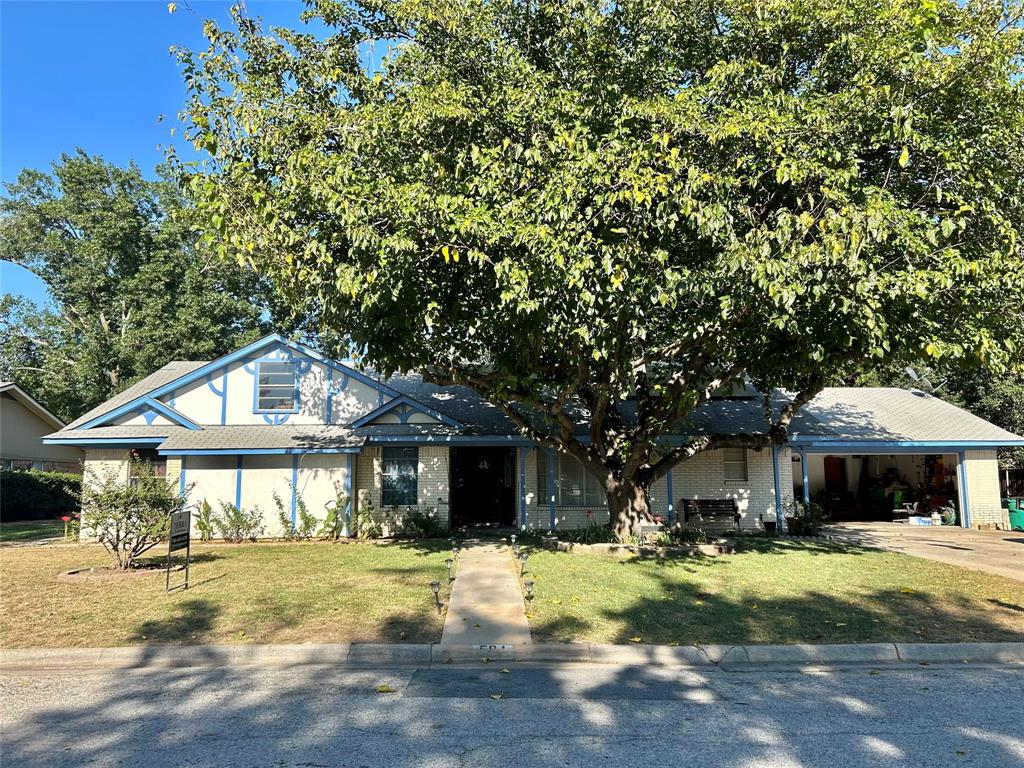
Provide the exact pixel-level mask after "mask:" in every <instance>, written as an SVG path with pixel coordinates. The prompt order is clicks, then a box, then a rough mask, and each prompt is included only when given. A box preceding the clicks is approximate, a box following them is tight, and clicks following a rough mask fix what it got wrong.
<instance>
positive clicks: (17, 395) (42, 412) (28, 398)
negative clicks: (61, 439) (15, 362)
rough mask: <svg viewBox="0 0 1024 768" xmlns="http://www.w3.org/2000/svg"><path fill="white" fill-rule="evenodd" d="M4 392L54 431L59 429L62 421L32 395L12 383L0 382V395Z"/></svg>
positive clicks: (62, 424) (62, 423)
mask: <svg viewBox="0 0 1024 768" xmlns="http://www.w3.org/2000/svg"><path fill="white" fill-rule="evenodd" d="M3 392H6V393H7V394H9V395H11V397H13V398H14V399H15V400H17V401H18V402H19V403H21V404H22V405H23V406H24V407H25V408H27V409H28V410H29V411H31V412H32V413H34V414H35V415H36V416H38V417H39V418H40V419H42V420H43V421H45V422H46V423H47V424H49V425H50V426H52V427H53V428H54V429H61V428H62V427H63V426H64V420H63V419H61V418H60V417H59V416H57V415H56V414H54V413H53V412H52V411H51V410H50V409H49V408H47V407H46V406H45V405H43V404H42V403H40V402H39V401H38V400H36V399H35V398H34V397H32V395H30V394H29V393H28V392H26V391H25V390H24V389H22V388H21V387H19V386H18V385H17V384H15V383H14V382H13V381H0V393H3Z"/></svg>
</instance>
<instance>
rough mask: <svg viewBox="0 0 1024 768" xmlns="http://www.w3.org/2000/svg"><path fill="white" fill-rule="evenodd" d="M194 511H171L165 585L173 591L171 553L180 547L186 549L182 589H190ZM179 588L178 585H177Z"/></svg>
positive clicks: (168, 589)
mask: <svg viewBox="0 0 1024 768" xmlns="http://www.w3.org/2000/svg"><path fill="white" fill-rule="evenodd" d="M191 532H192V512H191V510H189V509H182V510H179V511H178V512H172V513H171V538H170V543H169V544H168V545H167V578H166V583H165V587H166V590H167V591H168V592H170V591H171V555H172V554H173V553H174V552H177V551H178V550H180V549H184V550H185V583H184V584H183V585H182V589H188V566H189V560H190V556H191V554H192V547H191V542H192V540H191V536H190V534H191ZM175 589H177V587H175Z"/></svg>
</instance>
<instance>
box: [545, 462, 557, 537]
mask: <svg viewBox="0 0 1024 768" xmlns="http://www.w3.org/2000/svg"><path fill="white" fill-rule="evenodd" d="M545 450H546V451H547V456H548V519H549V523H548V530H551V531H553V530H555V499H556V498H557V490H556V485H555V452H554V450H553V449H551V448H546V449H545Z"/></svg>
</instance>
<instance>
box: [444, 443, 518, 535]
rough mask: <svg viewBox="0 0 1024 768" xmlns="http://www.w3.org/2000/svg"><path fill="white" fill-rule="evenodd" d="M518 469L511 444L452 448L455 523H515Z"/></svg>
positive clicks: (455, 525)
mask: <svg viewBox="0 0 1024 768" xmlns="http://www.w3.org/2000/svg"><path fill="white" fill-rule="evenodd" d="M515 470H516V458H515V452H514V450H513V449H512V448H473V447H466V448H452V449H451V473H452V477H451V486H452V491H451V511H452V526H453V527H456V528H459V527H462V526H473V527H488V528H507V527H511V526H514V525H515V523H516V488H515V474H516V471H515Z"/></svg>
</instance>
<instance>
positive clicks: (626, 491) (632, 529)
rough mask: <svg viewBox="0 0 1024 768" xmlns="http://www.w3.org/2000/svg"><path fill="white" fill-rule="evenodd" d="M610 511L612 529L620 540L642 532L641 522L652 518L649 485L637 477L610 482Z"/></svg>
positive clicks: (608, 491)
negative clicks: (648, 492) (648, 493)
mask: <svg viewBox="0 0 1024 768" xmlns="http://www.w3.org/2000/svg"><path fill="white" fill-rule="evenodd" d="M607 494H608V512H609V514H610V516H611V523H612V531H614V532H615V536H616V537H617V538H618V540H619V541H622V542H624V541H627V540H628V539H629V537H630V536H634V535H638V534H639V533H640V523H642V522H645V521H648V520H651V519H652V518H651V502H650V499H649V498H648V495H647V486H646V485H644V484H643V483H639V482H637V481H636V479H632V478H631V479H622V480H615V481H613V482H612V483H610V484H609V486H608V489H607Z"/></svg>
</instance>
